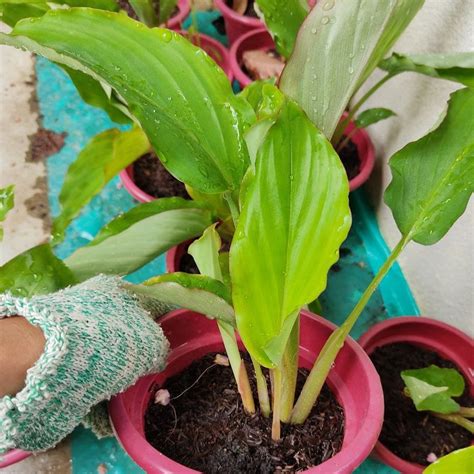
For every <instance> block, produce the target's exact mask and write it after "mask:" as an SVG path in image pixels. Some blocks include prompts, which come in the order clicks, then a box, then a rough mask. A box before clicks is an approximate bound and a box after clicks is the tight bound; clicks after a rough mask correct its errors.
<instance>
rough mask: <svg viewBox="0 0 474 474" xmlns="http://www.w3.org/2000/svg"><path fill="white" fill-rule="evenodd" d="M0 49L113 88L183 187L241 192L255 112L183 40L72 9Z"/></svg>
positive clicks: (22, 30) (24, 26)
mask: <svg viewBox="0 0 474 474" xmlns="http://www.w3.org/2000/svg"><path fill="white" fill-rule="evenodd" d="M0 43H5V44H10V45H12V46H16V47H20V48H24V49H28V50H30V51H32V52H35V53H37V54H40V55H43V56H45V57H47V58H49V59H51V60H53V61H56V62H58V63H61V64H65V65H66V66H69V67H71V68H73V69H78V70H81V71H82V72H84V73H87V74H91V75H92V76H93V77H94V78H95V79H97V80H100V81H102V82H105V83H107V84H109V85H110V86H111V87H112V88H113V89H114V90H115V91H116V92H117V93H118V94H119V96H120V97H121V98H123V100H124V101H125V102H126V103H127V105H128V107H129V109H130V111H131V112H132V114H133V115H134V116H135V117H136V118H137V119H138V121H139V122H140V123H141V125H142V127H143V129H144V131H145V133H146V134H147V136H148V138H149V139H150V142H151V144H152V146H153V148H154V150H155V151H156V152H157V154H158V155H159V156H160V159H161V160H162V161H163V163H164V164H165V166H166V167H167V168H168V170H169V171H170V172H171V173H172V174H173V175H174V176H176V177H177V178H178V179H179V180H181V181H183V182H185V183H186V184H188V185H190V186H191V187H193V188H195V189H197V190H199V191H202V192H206V193H219V192H224V191H227V190H230V189H236V188H238V187H239V185H240V181H241V179H242V176H243V174H244V172H245V170H246V169H247V166H248V154H247V149H246V146H245V142H244V138H243V128H244V125H245V120H244V119H246V117H248V113H249V108H250V107H249V105H248V104H247V103H246V101H245V100H243V99H242V98H240V97H237V96H235V95H234V94H233V92H232V88H231V85H230V83H229V81H228V79H227V77H226V76H225V74H224V72H223V71H222V70H221V69H220V68H219V67H218V66H217V65H216V64H215V63H214V62H213V60H212V59H211V58H210V57H209V56H208V55H207V54H206V53H204V52H203V51H202V50H201V49H199V48H197V47H195V46H193V45H192V44H191V43H190V42H189V41H187V40H186V39H185V38H183V37H182V36H181V35H179V34H177V33H174V32H172V31H169V30H165V29H160V28H153V29H149V28H147V27H145V26H144V25H142V24H140V23H138V22H136V21H134V20H132V19H130V18H128V17H127V16H126V15H122V14H116V13H109V12H102V11H99V10H91V9H82V8H77V9H75V8H73V9H69V10H60V11H54V12H49V13H47V14H46V15H44V16H43V17H41V18H39V19H34V20H33V21H30V20H28V21H21V22H19V23H18V24H17V25H16V26H15V28H14V30H13V32H12V33H11V34H10V35H5V34H2V35H0ZM117 45H120V47H117Z"/></svg>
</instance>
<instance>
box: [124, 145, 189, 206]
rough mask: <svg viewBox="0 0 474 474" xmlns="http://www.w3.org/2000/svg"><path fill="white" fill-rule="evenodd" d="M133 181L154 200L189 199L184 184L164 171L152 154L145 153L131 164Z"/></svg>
mask: <svg viewBox="0 0 474 474" xmlns="http://www.w3.org/2000/svg"><path fill="white" fill-rule="evenodd" d="M133 181H134V182H135V184H136V185H137V186H138V187H139V188H140V189H142V190H143V191H145V192H146V193H148V194H150V195H151V196H153V197H156V198H160V197H173V196H178V197H182V198H185V199H189V195H188V193H187V192H186V188H185V186H184V184H183V183H182V182H181V181H178V180H177V179H176V178H175V177H174V176H172V175H171V174H170V173H169V172H168V171H167V170H166V168H165V167H164V166H163V165H162V163H161V161H160V160H159V159H158V158H157V156H156V155H155V154H154V153H147V154H146V155H143V156H142V157H140V158H139V159H138V160H136V161H135V163H133Z"/></svg>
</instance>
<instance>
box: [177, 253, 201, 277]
mask: <svg viewBox="0 0 474 474" xmlns="http://www.w3.org/2000/svg"><path fill="white" fill-rule="evenodd" d="M178 271H180V272H186V273H194V274H195V275H197V274H198V273H199V269H198V267H197V265H196V262H195V261H194V258H193V257H192V255H190V254H189V253H185V254H184V255H183V256H182V257H181V260H180V261H179V268H178Z"/></svg>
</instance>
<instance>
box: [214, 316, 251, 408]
mask: <svg viewBox="0 0 474 474" xmlns="http://www.w3.org/2000/svg"><path fill="white" fill-rule="evenodd" d="M217 324H218V327H219V331H220V333H221V336H222V341H223V342H224V347H225V351H226V353H227V357H228V358H229V363H230V366H231V368H232V372H233V373H234V377H235V380H236V382H237V388H238V390H239V393H240V396H241V398H242V404H243V406H244V410H245V411H246V412H247V413H251V414H252V413H255V402H254V400H253V395H252V389H251V387H250V381H249V377H248V374H247V369H246V367H245V363H244V361H243V360H242V358H241V357H240V351H239V346H238V345H237V339H236V337H235V331H234V328H233V327H232V325H230V324H228V323H224V322H223V321H219V322H218V323H217Z"/></svg>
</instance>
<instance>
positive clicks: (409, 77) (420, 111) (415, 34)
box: [367, 0, 474, 336]
mask: <svg viewBox="0 0 474 474" xmlns="http://www.w3.org/2000/svg"><path fill="white" fill-rule="evenodd" d="M394 49H395V51H400V52H407V53H415V52H419V53H431V52H440V53H441V52H451V51H474V0H449V1H446V0H426V3H425V5H424V6H423V8H422V9H421V11H420V12H419V13H418V15H417V16H416V18H415V19H414V21H413V22H412V23H411V24H410V26H409V27H408V29H407V30H406V32H405V34H404V35H403V36H402V38H400V40H399V41H398V43H397V45H396V46H395V48H394ZM377 77H381V73H377V74H376V75H375V77H374V78H373V79H374V80H375V79H376V78H377ZM459 87H460V86H459V85H457V84H455V83H453V82H449V81H442V80H439V79H432V78H428V77H425V76H421V75H418V74H414V73H405V74H402V75H400V76H398V77H395V78H393V79H391V80H390V81H389V82H387V83H386V84H385V85H384V86H382V88H381V89H379V91H377V93H376V94H374V96H373V97H372V98H371V99H370V100H369V101H368V103H367V108H370V107H388V108H390V109H392V110H394V111H395V112H396V113H397V114H398V117H394V118H391V119H389V120H386V121H384V122H381V123H379V124H376V125H374V126H372V127H370V128H369V133H370V135H371V137H372V138H373V140H374V142H375V145H376V149H377V152H378V155H379V156H378V158H379V160H378V164H377V169H376V172H375V173H374V175H373V179H372V180H371V187H372V191H373V192H374V199H375V202H376V204H377V206H378V210H377V214H378V219H379V224H380V226H381V230H382V233H383V234H384V237H385V238H386V240H387V242H388V243H389V245H391V246H392V247H393V246H394V245H395V244H396V243H397V242H398V240H399V238H400V234H399V232H398V229H397V228H396V226H395V223H394V221H393V218H392V214H391V211H390V209H388V207H387V206H385V205H384V204H383V202H382V200H381V195H380V190H381V189H385V188H386V186H387V184H388V182H389V181H390V172H389V169H388V166H387V161H388V158H389V157H390V156H391V155H392V154H393V153H394V152H395V151H397V150H399V149H400V148H402V147H403V146H404V145H405V144H407V143H408V142H411V141H413V140H416V139H418V138H420V137H421V136H423V135H425V134H426V133H427V132H428V130H429V129H430V128H431V127H432V126H433V124H435V123H436V122H437V120H438V117H439V115H440V113H441V111H442V110H443V109H444V107H445V106H446V102H447V100H448V98H449V94H450V93H451V92H452V91H454V90H455V89H457V88H459ZM473 113H474V111H473ZM473 247H474V206H473V200H472V199H471V201H470V203H469V205H468V209H467V211H466V213H465V214H464V215H463V216H462V217H461V218H460V219H459V221H458V222H456V224H455V225H454V227H453V228H452V229H451V231H450V232H449V233H448V234H447V235H446V237H444V239H443V240H442V241H440V242H439V243H437V244H435V245H433V246H429V247H424V246H422V245H418V244H414V243H412V244H410V245H409V246H408V247H407V248H406V250H405V251H404V253H403V254H402V256H401V258H400V264H401V267H402V269H403V271H404V273H405V276H406V277H407V279H408V282H409V284H410V287H411V289H412V291H413V292H414V295H415V298H416V300H417V303H418V305H419V307H420V310H421V313H422V314H424V315H425V316H430V317H433V318H436V319H440V320H443V321H445V322H447V323H450V324H453V325H455V326H457V327H459V328H460V329H462V330H463V331H465V332H467V333H469V334H470V335H472V336H474V304H473V297H474V279H473V278H472V274H473V270H474V253H473V252H474V250H473Z"/></svg>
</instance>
